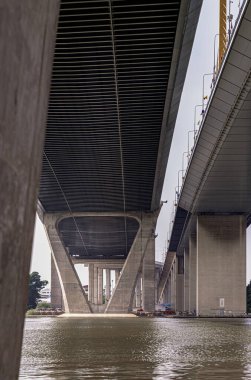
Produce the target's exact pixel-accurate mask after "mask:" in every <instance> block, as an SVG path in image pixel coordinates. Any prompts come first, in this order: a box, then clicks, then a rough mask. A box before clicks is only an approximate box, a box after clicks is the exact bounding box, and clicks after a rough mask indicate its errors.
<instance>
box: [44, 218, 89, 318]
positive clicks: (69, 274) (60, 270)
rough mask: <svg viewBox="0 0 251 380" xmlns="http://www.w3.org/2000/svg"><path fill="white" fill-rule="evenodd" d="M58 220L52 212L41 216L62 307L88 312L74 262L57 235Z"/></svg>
mask: <svg viewBox="0 0 251 380" xmlns="http://www.w3.org/2000/svg"><path fill="white" fill-rule="evenodd" d="M59 220H60V219H59V218H58V217H57V216H55V215H53V214H44V216H43V223H44V226H45V229H46V232H47V236H48V241H49V242H50V245H51V248H52V257H53V261H54V264H55V268H56V272H57V275H58V280H59V283H60V286H61V291H62V299H63V309H64V310H65V312H66V313H90V312H91V308H90V305H89V302H88V300H87V297H86V295H85V293H84V290H83V288H82V285H81V283H80V281H79V278H78V275H77V272H76V270H75V268H74V264H73V263H72V260H71V258H70V256H69V254H68V253H67V251H66V250H65V248H64V246H63V244H62V242H61V239H60V237H59V234H58V231H57V223H58V222H59Z"/></svg>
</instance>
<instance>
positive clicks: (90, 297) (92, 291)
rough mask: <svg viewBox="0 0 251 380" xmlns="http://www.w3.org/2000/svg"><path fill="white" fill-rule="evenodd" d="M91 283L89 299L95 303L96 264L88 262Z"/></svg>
mask: <svg viewBox="0 0 251 380" xmlns="http://www.w3.org/2000/svg"><path fill="white" fill-rule="evenodd" d="M88 274H89V285H88V299H89V301H90V302H91V303H94V264H88Z"/></svg>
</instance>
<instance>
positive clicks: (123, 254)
mask: <svg viewBox="0 0 251 380" xmlns="http://www.w3.org/2000/svg"><path fill="white" fill-rule="evenodd" d="M201 3H202V1H201V0H184V1H163V0H158V1H153V0H147V1H143V0H135V1H128V0H126V1H124V0H123V1H122V0H110V1H108V0H103V1H102V0H92V1H85V0H82V1H81V0H78V1H77V0H76V1H69V0H61V6H60V15H59V23H58V29H57V38H56V47H55V54H54V63H53V74H52V80H51V89H50V99H49V108H48V117H47V131H46V140H45V147H44V156H43V169H42V175H41V184H40V192H39V204H38V212H39V215H40V218H41V220H42V221H43V223H44V225H45V227H46V230H47V234H48V238H49V241H50V244H51V248H52V257H53V265H52V270H53V273H52V302H53V304H54V305H57V306H60V305H62V307H63V308H64V309H65V310H66V311H67V312H92V310H94V309H95V306H97V303H102V301H101V300H100V301H97V294H96V295H94V296H93V297H94V298H92V299H89V302H88V300H87V298H86V295H85V294H84V292H83V290H82V287H81V284H80V281H79V279H78V277H77V275H76V271H75V268H74V265H73V261H72V258H73V260H78V261H79V260H81V259H83V260H85V262H87V261H86V260H89V263H90V267H89V269H90V273H89V283H90V285H89V286H90V287H91V288H92V289H91V292H90V291H89V295H90V293H93V292H94V291H96V292H97V287H99V289H100V286H101V287H102V285H103V280H102V268H104V266H102V260H104V261H105V262H106V263H107V260H111V261H113V262H114V260H118V262H119V261H121V260H122V261H123V262H125V264H124V265H123V269H122V270H121V273H120V276H119V277H118V281H117V283H116V287H115V290H114V292H113V294H112V295H111V297H110V299H109V302H108V303H107V304H106V305H105V312H128V310H130V309H131V308H132V302H133V297H134V292H135V287H136V282H137V280H139V273H140V272H141V271H142V279H143V289H142V291H143V306H144V308H145V309H147V310H152V309H153V308H154V298H155V297H154V292H155V289H154V288H155V284H154V266H155V265H154V260H155V259H154V252H155V251H154V231H155V224H156V221H157V217H158V213H159V209H160V197H161V192H162V186H163V181H164V175H165V169H166V164H167V159H168V155H169V150H170V145H171V141H172V135H173V130H174V125H175V120H176V115H177V111H178V107H179V102H180V96H181V92H182V88H183V83H184V79H185V75H186V70H187V65H188V61H189V57H190V53H191V48H192V44H193V39H194V34H195V30H196V26H197V22H198V17H199V13H200V8H201ZM92 260H94V261H95V260H96V261H95V262H97V260H98V261H99V262H100V265H99V266H97V265H96V266H95V265H94V266H92V264H91V263H92ZM94 261H93V262H94ZM91 268H92V269H91ZM106 268H107V266H106ZM120 269H121V268H120ZM107 278H108V280H107V281H109V276H108V277H107ZM91 284H93V285H91ZM98 284H99V285H98ZM100 284H101V285H100ZM94 289H96V290H94ZM62 300H63V303H62ZM95 310H96V309H95Z"/></svg>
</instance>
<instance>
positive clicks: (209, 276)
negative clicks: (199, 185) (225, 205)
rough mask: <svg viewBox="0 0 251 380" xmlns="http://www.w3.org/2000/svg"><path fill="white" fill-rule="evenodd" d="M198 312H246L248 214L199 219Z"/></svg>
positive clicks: (216, 313) (236, 313) (199, 217)
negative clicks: (246, 215)
mask: <svg viewBox="0 0 251 380" xmlns="http://www.w3.org/2000/svg"><path fill="white" fill-rule="evenodd" d="M197 271H198V272H197V299H196V309H197V315H229V314H233V315H240V314H243V313H244V312H245V311H246V217H245V216H239V215H232V216H225V215H224V216H223V215H222V216H216V215H203V216H202V215H201V216H198V218H197Z"/></svg>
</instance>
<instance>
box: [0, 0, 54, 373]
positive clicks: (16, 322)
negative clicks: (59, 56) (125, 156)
mask: <svg viewBox="0 0 251 380" xmlns="http://www.w3.org/2000/svg"><path fill="white" fill-rule="evenodd" d="M58 12H59V0H36V1H31V0H22V1H20V0H1V31H2V33H1V39H0V56H1V70H0V83H1V101H0V124H1V127H0V129H1V132H0V188H1V192H0V203H1V215H0V231H1V232H0V262H1V265H0V283H1V286H0V352H1V355H0V372H1V378H2V379H4V380H13V379H17V378H18V369H19V361H20V354H21V345H22V334H23V324H24V315H25V311H26V307H27V294H28V277H29V267H30V257H31V248H32V237H33V231H34V222H35V212H36V201H37V192H38V187H39V177H40V170H41V158H42V151H43V142H44V132H45V125H46V115H47V105H48V96H49V88H50V76H51V70H52V58H53V49H54V43H55V37H56V28H57V18H58Z"/></svg>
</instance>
